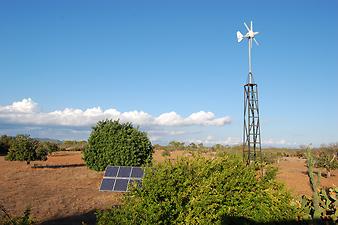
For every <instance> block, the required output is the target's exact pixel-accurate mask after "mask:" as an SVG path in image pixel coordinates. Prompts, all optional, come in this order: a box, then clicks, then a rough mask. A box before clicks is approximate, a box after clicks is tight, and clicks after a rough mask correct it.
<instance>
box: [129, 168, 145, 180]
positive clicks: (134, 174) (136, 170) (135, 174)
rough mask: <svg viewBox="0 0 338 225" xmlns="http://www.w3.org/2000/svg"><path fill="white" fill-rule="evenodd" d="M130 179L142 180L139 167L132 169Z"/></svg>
mask: <svg viewBox="0 0 338 225" xmlns="http://www.w3.org/2000/svg"><path fill="white" fill-rule="evenodd" d="M130 177H135V178H142V177H143V169H142V168H139V167H134V168H133V169H132V171H131V175H130Z"/></svg>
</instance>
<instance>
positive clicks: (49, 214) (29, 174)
mask: <svg viewBox="0 0 338 225" xmlns="http://www.w3.org/2000/svg"><path fill="white" fill-rule="evenodd" d="M34 163H39V164H44V165H46V164H47V165H69V164H83V160H82V159H81V153H80V152H57V154H55V155H54V156H50V157H49V158H48V160H47V161H42V162H41V161H40V162H39V161H35V162H31V164H30V165H27V164H26V162H10V161H5V160H4V157H3V156H1V157H0V171H1V174H0V190H1V191H0V204H2V205H3V206H5V208H6V210H7V211H8V212H9V213H10V214H12V215H22V214H23V211H24V210H25V209H26V208H27V207H31V212H32V215H33V216H34V217H35V218H36V220H38V221H39V222H44V223H43V224H81V220H84V221H86V222H89V224H90V223H91V222H92V221H93V220H95V216H93V213H89V214H88V212H90V211H93V210H94V209H104V208H108V207H110V206H112V205H116V204H119V203H120V197H121V194H119V193H108V192H100V191H99V186H100V181H101V179H102V176H103V173H102V172H95V171H92V170H89V169H88V168H87V167H86V166H84V165H82V166H78V165H77V166H76V167H66V168H42V169H33V168H31V165H33V164H34ZM82 214H83V215H84V216H81V215H82ZM62 218H65V220H67V221H66V222H65V221H62ZM54 220H55V221H54ZM59 220H61V221H59ZM87 220H89V221H87Z"/></svg>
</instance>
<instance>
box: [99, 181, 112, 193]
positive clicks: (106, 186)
mask: <svg viewBox="0 0 338 225" xmlns="http://www.w3.org/2000/svg"><path fill="white" fill-rule="evenodd" d="M114 184H115V179H107V178H105V179H103V180H102V183H101V187H100V191H112V190H113V187H114Z"/></svg>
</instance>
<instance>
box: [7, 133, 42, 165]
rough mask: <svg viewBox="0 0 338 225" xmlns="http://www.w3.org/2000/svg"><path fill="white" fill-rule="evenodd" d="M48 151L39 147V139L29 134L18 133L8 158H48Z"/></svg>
mask: <svg viewBox="0 0 338 225" xmlns="http://www.w3.org/2000/svg"><path fill="white" fill-rule="evenodd" d="M47 153H48V152H44V151H43V150H42V149H40V148H39V141H37V140H35V139H32V138H30V137H29V136H28V135H17V136H16V137H15V139H14V140H13V142H12V144H11V147H10V148H9V152H8V154H7V156H6V160H11V161H12V160H18V161H33V160H46V159H47Z"/></svg>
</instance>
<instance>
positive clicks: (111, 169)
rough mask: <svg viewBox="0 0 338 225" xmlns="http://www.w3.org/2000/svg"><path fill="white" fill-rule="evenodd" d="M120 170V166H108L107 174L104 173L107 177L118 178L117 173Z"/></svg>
mask: <svg viewBox="0 0 338 225" xmlns="http://www.w3.org/2000/svg"><path fill="white" fill-rule="evenodd" d="M118 170H119V167H118V166H108V167H107V168H106V172H105V173H104V176H105V177H116V175H117V171H118Z"/></svg>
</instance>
